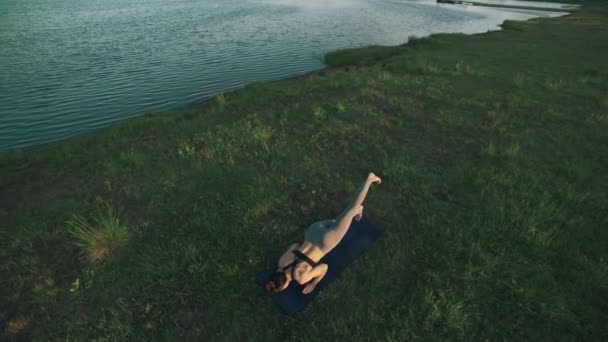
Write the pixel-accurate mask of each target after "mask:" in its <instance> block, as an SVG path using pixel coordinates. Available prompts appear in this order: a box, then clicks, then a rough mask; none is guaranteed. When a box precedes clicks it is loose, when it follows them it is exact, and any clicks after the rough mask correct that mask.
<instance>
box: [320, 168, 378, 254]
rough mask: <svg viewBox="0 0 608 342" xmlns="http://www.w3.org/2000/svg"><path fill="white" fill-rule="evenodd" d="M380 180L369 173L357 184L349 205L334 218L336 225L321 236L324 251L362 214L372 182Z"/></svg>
mask: <svg viewBox="0 0 608 342" xmlns="http://www.w3.org/2000/svg"><path fill="white" fill-rule="evenodd" d="M381 182H382V180H381V179H380V177H378V176H376V175H375V174H373V173H371V172H370V174H369V175H368V176H367V179H366V180H365V181H364V182H363V183H362V184H361V185H360V186H359V188H358V189H357V192H356V193H355V196H354V197H353V199H352V200H351V201H350V203H349V205H348V206H347V207H346V209H344V211H343V212H342V213H341V214H340V216H338V217H337V218H336V221H337V222H336V226H335V227H334V228H332V229H331V230H329V231H328V232H327V233H326V234H325V235H324V237H323V245H324V248H323V249H324V250H325V253H328V252H329V251H330V250H332V249H333V248H334V247H335V246H336V245H337V244H338V243H340V241H341V240H342V238H343V237H344V235H346V232H347V231H348V228H349V227H350V224H351V222H352V220H353V218H356V219H359V218H361V216H362V215H363V201H364V200H365V197H366V196H367V192H368V191H369V188H370V186H371V185H372V184H374V183H378V184H380V183H381Z"/></svg>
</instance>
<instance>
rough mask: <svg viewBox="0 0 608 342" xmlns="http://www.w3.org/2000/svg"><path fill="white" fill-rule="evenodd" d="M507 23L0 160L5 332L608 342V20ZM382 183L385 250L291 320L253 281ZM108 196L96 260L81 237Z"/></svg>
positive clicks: (382, 52) (583, 14) (342, 60)
mask: <svg viewBox="0 0 608 342" xmlns="http://www.w3.org/2000/svg"><path fill="white" fill-rule="evenodd" d="M503 28H504V30H503V31H500V32H491V33H486V34H481V35H474V36H467V35H461V34H452V35H450V34H439V35H434V36H432V37H431V38H424V39H416V40H414V43H413V44H408V45H403V46H397V47H381V48H380V47H372V48H365V49H357V50H346V51H339V52H335V53H332V54H329V55H328V56H327V61H328V62H329V63H330V64H333V65H351V64H357V65H358V67H357V68H354V71H351V72H337V73H326V74H325V76H320V75H317V76H313V77H311V78H308V79H306V80H287V81H280V82H266V83H256V84H252V85H250V86H248V87H246V88H244V89H241V90H239V91H236V92H232V93H230V94H228V96H226V97H229V101H226V98H225V97H224V95H220V96H218V97H217V98H216V100H214V101H215V105H212V106H209V107H208V108H207V109H206V110H204V111H201V112H199V113H175V114H151V115H146V116H143V117H140V118H137V119H133V120H128V121H127V122H125V123H124V124H121V125H119V126H117V127H115V128H112V129H108V130H104V131H101V132H98V133H95V134H89V135H86V136H81V137H77V138H74V139H70V140H69V141H65V142H61V143H56V144H52V145H48V146H43V147H39V148H35V149H31V150H27V151H22V152H18V151H15V152H11V153H5V154H2V155H1V156H0V225H1V227H0V241H1V244H2V245H1V246H0V274H1V276H0V308H1V309H0V329H1V330H0V334H1V335H0V339H10V338H21V339H30V338H34V339H37V340H64V339H67V340H87V339H107V340H168V339H169V340H204V341H207V340H209V341H238V340H251V341H276V340H294V341H322V340H323V341H325V340H332V341H333V340H349V341H351V340H364V341H403V340H410V339H424V340H489V341H495V340H584V341H590V340H597V341H600V340H606V339H607V338H608V329H607V328H606V322H607V321H608V253H607V250H608V249H607V246H608V230H607V229H606V227H608V211H607V210H606V208H608V195H607V194H608V135H607V134H606V132H607V129H608V119H607V118H608V64H607V63H606V61H607V60H608V7H607V6H606V5H604V4H603V3H602V2H594V3H590V4H589V6H586V8H585V9H584V10H582V11H580V12H576V13H574V14H572V15H570V16H567V17H562V18H554V19H539V20H532V21H527V22H507V23H505V24H504V25H503ZM369 171H374V172H376V173H377V174H379V175H380V176H382V177H383V183H382V185H380V186H377V187H375V188H374V189H372V191H371V192H370V195H369V198H368V200H367V201H366V204H365V207H366V211H367V215H369V216H370V217H372V218H373V219H374V220H376V221H377V222H379V223H381V224H382V225H383V226H384V227H385V229H386V231H385V233H384V235H383V236H382V237H381V238H380V239H379V240H378V241H377V242H376V243H375V244H374V245H373V246H372V248H370V249H369V251H367V252H366V253H365V254H364V255H362V256H361V257H360V258H358V259H357V260H356V261H355V262H354V263H353V264H352V265H350V266H349V267H348V268H347V269H346V270H345V272H344V273H343V274H342V275H341V276H340V277H339V278H338V279H337V280H336V281H335V282H334V283H332V284H331V286H330V287H329V288H327V289H326V290H324V291H323V292H322V293H321V294H320V295H319V296H318V297H317V298H316V299H315V300H314V301H313V302H312V303H311V305H309V306H308V307H307V309H306V310H305V311H303V312H302V313H301V314H300V315H299V317H298V319H291V318H288V317H286V316H284V315H282V314H281V313H280V312H279V311H278V310H277V308H276V307H275V306H274V304H273V303H272V301H271V300H270V299H269V298H267V297H262V296H258V294H259V292H260V289H259V288H258V287H257V286H256V285H255V283H254V281H253V279H254V276H255V273H256V272H257V271H259V270H260V269H262V268H265V267H267V266H270V265H272V264H273V263H275V262H276V261H277V259H278V257H279V256H280V254H281V253H282V252H283V251H284V249H285V248H286V247H287V246H288V245H289V243H290V242H291V241H293V240H295V239H301V238H303V234H304V231H305V229H306V228H307V227H308V225H309V224H310V223H312V222H314V221H315V220H320V219H326V218H330V217H333V216H335V215H336V214H338V213H339V212H340V211H341V210H342V209H343V206H344V205H345V204H346V203H347V202H348V200H349V196H350V195H351V194H352V191H354V189H355V187H356V185H357V183H358V182H359V181H361V180H362V178H363V177H364V176H365V175H366V174H367V172H369ZM106 204H109V205H112V206H113V207H115V208H117V209H119V210H117V212H119V213H120V225H121V226H124V227H128V234H129V238H128V240H126V241H125V242H124V245H123V246H122V247H121V248H119V249H117V251H119V252H117V253H114V254H113V255H112V257H111V258H107V259H106V260H105V261H104V262H103V263H95V264H92V263H90V262H89V261H88V260H86V259H83V258H82V257H81V254H82V248H81V246H77V245H75V244H74V242H75V239H74V237H73V235H72V234H71V232H72V230H71V228H70V224H69V222H70V221H71V220H73V217H74V215H78V216H80V217H84V218H87V219H88V218H92V217H95V215H96V210H97V208H98V207H99V206H103V205H106ZM108 217H111V218H115V217H117V216H111V215H110V216H108ZM91 225H93V226H95V227H97V226H98V225H96V224H94V223H91Z"/></svg>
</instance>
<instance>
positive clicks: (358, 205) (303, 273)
mask: <svg viewBox="0 0 608 342" xmlns="http://www.w3.org/2000/svg"><path fill="white" fill-rule="evenodd" d="M381 181H382V180H381V179H380V177H378V176H376V175H375V174H373V173H371V172H370V174H369V175H368V176H367V179H366V180H365V181H364V182H363V184H361V186H360V187H359V189H358V190H357V193H356V194H355V197H354V198H353V199H352V200H351V202H350V204H349V206H348V207H347V208H346V209H345V210H344V211H343V212H342V214H340V216H338V217H337V218H336V219H334V220H326V221H321V222H316V223H313V224H312V225H311V226H310V227H309V228H308V230H307V231H306V234H305V235H304V242H302V243H301V244H300V243H294V244H292V245H291V246H289V248H288V249H287V251H285V253H283V255H282V256H281V258H280V259H279V263H278V268H277V271H276V272H274V273H273V274H271V275H270V277H269V279H268V281H267V282H266V284H265V286H264V287H265V290H266V292H267V293H272V292H280V291H283V290H285V289H286V288H287V287H289V283H290V282H291V281H292V280H295V281H296V282H298V283H299V284H302V285H304V284H306V285H305V286H304V289H303V290H302V293H303V294H309V293H311V292H312V291H313V290H314V288H315V286H317V284H318V283H319V282H320V281H321V279H323V277H324V276H325V273H327V264H319V260H321V258H323V256H325V254H327V253H329V251H331V250H332V249H334V247H336V246H337V245H338V243H340V241H341V240H342V238H343V237H344V235H346V232H347V231H348V228H349V227H350V224H351V222H352V220H353V219H355V220H360V219H361V216H362V215H363V205H362V204H363V200H365V196H366V195H367V191H368V190H369V187H370V186H371V185H372V184H374V183H378V184H380V183H381ZM302 261H304V262H302Z"/></svg>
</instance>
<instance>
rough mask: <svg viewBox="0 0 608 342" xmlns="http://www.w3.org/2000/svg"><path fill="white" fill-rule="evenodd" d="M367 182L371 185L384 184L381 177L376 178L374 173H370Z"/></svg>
mask: <svg viewBox="0 0 608 342" xmlns="http://www.w3.org/2000/svg"><path fill="white" fill-rule="evenodd" d="M367 181H368V182H370V183H371V184H374V183H378V184H382V179H380V177H378V176H376V175H375V174H374V173H373V172H370V173H369V174H368V175H367Z"/></svg>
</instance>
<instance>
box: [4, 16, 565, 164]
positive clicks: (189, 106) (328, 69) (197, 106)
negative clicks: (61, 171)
mask: <svg viewBox="0 0 608 342" xmlns="http://www.w3.org/2000/svg"><path fill="white" fill-rule="evenodd" d="M440 5H446V4H440ZM452 10H458V9H457V8H453V9H452ZM562 13H564V14H563V15H561V16H567V15H570V14H571V12H567V11H566V10H564V11H562ZM557 17H560V16H554V17H548V19H550V18H557ZM539 18H543V17H540V16H538V17H534V18H530V19H523V20H512V19H505V20H503V21H502V22H501V23H500V24H498V25H497V27H499V28H498V29H488V30H487V31H485V32H477V33H470V34H469V33H465V34H466V35H480V34H487V33H489V32H495V31H500V30H503V28H502V26H503V25H504V23H505V22H507V21H516V22H517V21H528V20H535V19H539ZM436 34H460V33H458V32H447V33H432V34H430V35H427V36H422V37H416V38H418V39H421V38H428V37H430V36H433V35H436ZM407 44H409V40H408V42H406V43H403V44H398V45H366V46H362V47H359V48H344V49H337V50H334V51H329V52H327V53H326V54H325V56H327V55H329V54H334V53H337V52H340V51H343V50H351V49H365V48H374V47H381V48H392V47H399V46H407ZM349 68H350V70H349ZM356 68H357V65H356V64H351V65H344V66H332V65H327V64H326V65H325V66H324V67H322V68H320V69H317V70H313V71H309V72H306V73H303V74H296V75H293V76H287V77H283V78H279V79H276V80H267V81H252V82H249V83H246V84H244V85H243V86H241V87H238V88H235V89H232V90H228V91H225V92H218V93H215V94H214V95H213V96H211V97H209V98H208V99H205V100H201V101H195V102H192V103H186V104H183V105H180V106H178V107H176V108H174V109H171V110H164V111H158V112H143V113H140V114H137V115H134V116H132V117H129V118H126V119H122V120H118V121H117V123H116V124H113V125H110V126H107V127H101V128H98V129H94V130H90V131H84V132H77V133H74V134H70V135H67V136H65V137H60V138H57V139H56V140H51V141H47V142H43V143H36V144H32V145H26V146H23V147H17V148H9V149H3V150H0V155H2V154H6V153H10V152H13V151H15V152H19V151H23V152H25V151H32V150H36V149H37V148H44V147H46V146H53V145H55V144H58V143H61V142H63V141H69V140H71V139H74V138H78V137H80V136H84V135H89V134H95V133H97V132H100V131H104V130H107V129H111V128H113V127H116V126H118V125H121V124H123V123H125V122H127V121H129V120H133V119H137V118H138V117H142V116H145V115H148V114H153V113H166V114H169V113H195V112H198V111H202V110H205V109H207V108H209V106H211V105H212V104H213V100H214V98H215V97H216V96H217V95H219V94H222V93H223V94H229V93H233V92H235V91H238V90H240V89H243V88H245V87H247V86H248V85H249V84H252V83H256V82H281V81H290V80H304V79H307V78H309V77H312V76H325V75H328V74H331V73H334V72H352V71H354V70H355V69H356Z"/></svg>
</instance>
